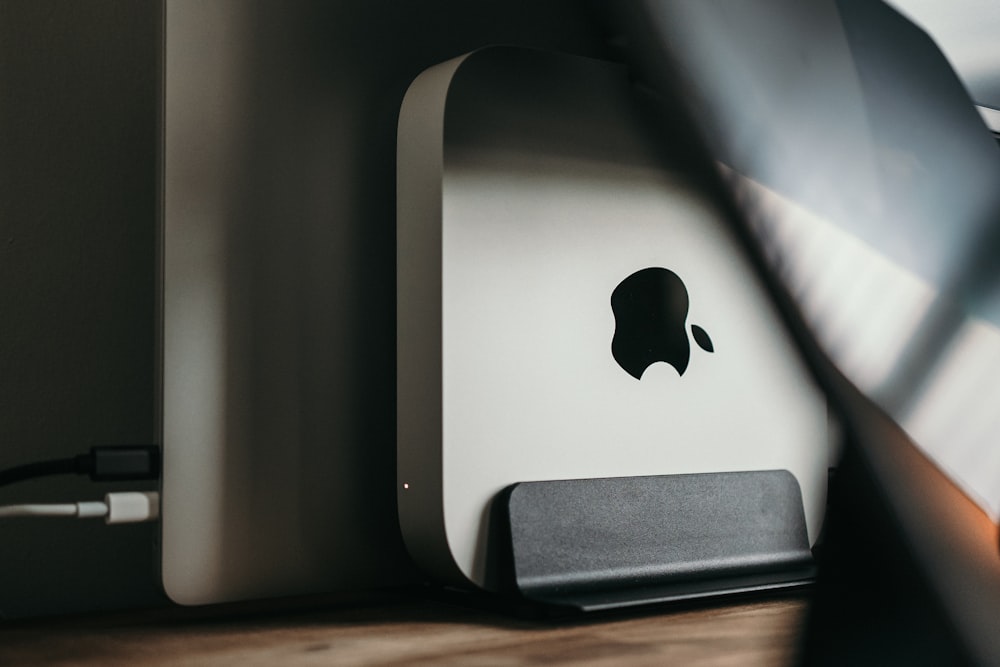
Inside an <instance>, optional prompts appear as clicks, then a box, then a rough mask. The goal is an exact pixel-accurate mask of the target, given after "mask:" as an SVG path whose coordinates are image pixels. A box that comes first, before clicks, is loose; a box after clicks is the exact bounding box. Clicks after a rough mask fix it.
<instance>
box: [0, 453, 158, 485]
mask: <svg viewBox="0 0 1000 667" xmlns="http://www.w3.org/2000/svg"><path fill="white" fill-rule="evenodd" d="M71 474H77V475H89V476H90V479H91V480H93V481H95V482H125V481H137V480H145V479H157V478H159V476H160V448H159V447H157V446H156V445H112V446H102V447H91V449H90V452H88V453H86V454H80V455H78V456H73V457H70V458H66V459H55V460H52V461H41V462H38V463H28V464H25V465H20V466H15V467H13V468H8V469H7V470H0V486H5V485H7V484H13V483H15V482H21V481H24V480H27V479H33V478H35V477H46V476H48V475H71Z"/></svg>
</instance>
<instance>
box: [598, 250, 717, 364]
mask: <svg viewBox="0 0 1000 667" xmlns="http://www.w3.org/2000/svg"><path fill="white" fill-rule="evenodd" d="M688 303H689V301H688V293H687V288H686V287H685V286H684V282H683V281H682V280H681V279H680V277H679V276H678V275H677V274H676V273H674V272H673V271H670V270H668V269H662V268H659V267H651V268H648V269H642V270H641V271H636V272H635V273H633V274H632V275H630V276H629V277H628V278H626V279H625V280H623V281H621V283H619V285H618V287H616V288H615V291H614V292H612V293H611V310H612V311H613V312H614V314H615V335H614V338H613V339H612V340H611V354H612V355H614V357H615V361H617V362H618V365H619V366H621V367H622V368H624V369H625V371H626V372H627V373H628V374H629V375H631V376H632V377H634V378H636V379H637V380H638V379H641V378H642V374H643V373H644V372H645V371H646V369H647V368H649V366H650V365H651V364H653V363H655V362H657V361H665V362H667V363H668V364H670V365H671V366H673V367H674V368H675V369H676V370H677V373H678V374H679V375H684V371H685V370H687V367H688V361H689V360H690V358H691V344H690V343H689V342H688V336H687V328H686V326H685V320H686V319H687V314H688ZM691 333H692V334H693V335H694V340H695V342H696V343H698V346H699V347H701V349H703V350H705V351H706V352H714V351H715V348H714V347H713V346H712V339H711V338H709V337H708V333H707V332H706V331H705V330H704V329H702V328H701V327H699V326H697V325H692V326H691Z"/></svg>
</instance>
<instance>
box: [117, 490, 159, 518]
mask: <svg viewBox="0 0 1000 667" xmlns="http://www.w3.org/2000/svg"><path fill="white" fill-rule="evenodd" d="M103 504H105V505H106V506H107V508H108V515H107V517H105V519H104V522H105V523H107V524H113V523H139V522H142V521H155V520H156V519H158V518H159V516H160V494H159V493H157V492H156V491H123V492H120V493H109V494H107V495H106V496H104V503H103Z"/></svg>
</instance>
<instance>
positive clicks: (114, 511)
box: [0, 491, 160, 524]
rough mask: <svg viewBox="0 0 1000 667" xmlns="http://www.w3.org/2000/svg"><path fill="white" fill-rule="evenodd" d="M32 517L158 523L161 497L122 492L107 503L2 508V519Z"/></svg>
mask: <svg viewBox="0 0 1000 667" xmlns="http://www.w3.org/2000/svg"><path fill="white" fill-rule="evenodd" d="M29 516H62V517H74V518H77V519H93V518H98V517H104V523H106V524H117V523H137V522H140V521H155V520H156V519H157V518H159V516H160V494H158V493H157V492H155V491H122V492H117V493H109V494H107V495H105V496H104V502H100V501H81V502H78V503H50V504H40V503H33V504H24V505H0V519H9V518H13V517H29Z"/></svg>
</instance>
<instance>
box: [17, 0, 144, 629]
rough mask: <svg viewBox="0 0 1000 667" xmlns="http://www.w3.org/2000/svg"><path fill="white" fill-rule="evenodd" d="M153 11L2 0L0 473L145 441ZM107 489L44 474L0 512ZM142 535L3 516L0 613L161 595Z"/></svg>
mask: <svg viewBox="0 0 1000 667" xmlns="http://www.w3.org/2000/svg"><path fill="white" fill-rule="evenodd" d="M159 17H160V9H159V7H158V3H157V2H155V1H149V0H131V1H129V2H107V1H102V0H98V1H93V0H88V2H75V1H73V0H66V1H55V0H43V1H41V2H37V1H35V0H3V1H2V2H0V466H2V467H7V466H9V465H14V464H17V463H22V462H28V461H32V460H40V459H45V458H50V457H61V456H68V455H72V454H75V453H77V452H80V451H85V450H86V449H87V448H88V447H89V446H91V445H94V444H102V443H128V442H155V440H156V432H155V428H154V414H155V411H154V408H155V405H154V400H153V396H154V387H155V384H154V382H155V377H154V368H155V366H154V361H155V355H154V353H155V348H154V315H155V301H154V286H155V279H156V275H155V262H154V258H155V239H156V224H155V222H156V216H157V181H156V171H157V170H156V159H157V157H156V156H157V142H158V130H157V110H158V104H159V101H158V97H159V93H158V86H159V81H158V71H159V70H158V62H159V58H160V53H159V51H160V50H159V44H160V38H159V31H160V18H159ZM135 486H136V485H130V488H135ZM110 488H112V487H111V486H108V485H95V484H92V483H89V482H87V481H85V480H84V479H79V478H52V479H50V480H39V481H34V482H26V483H23V484H18V485H16V486H11V487H6V488H3V489H0V503H10V502H60V501H71V500H83V499H97V498H100V497H101V496H102V495H103V494H104V492H105V491H106V490H108V489H110ZM155 534H156V526H155V525H151V524H149V525H138V526H116V527H107V526H104V525H103V523H102V522H100V521H91V522H83V521H72V520H68V519H66V520H64V519H35V520H7V521H4V522H2V523H0V614H3V615H20V614H32V613H38V612H42V611H57V610H58V611H68V610H72V609H77V608H80V607H96V606H101V605H103V604H106V603H114V604H140V603H145V602H149V601H153V600H155V599H157V598H156V591H157V585H156V579H155V577H154V576H153V573H154V561H153V548H152V540H153V537H154V535H155Z"/></svg>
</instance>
